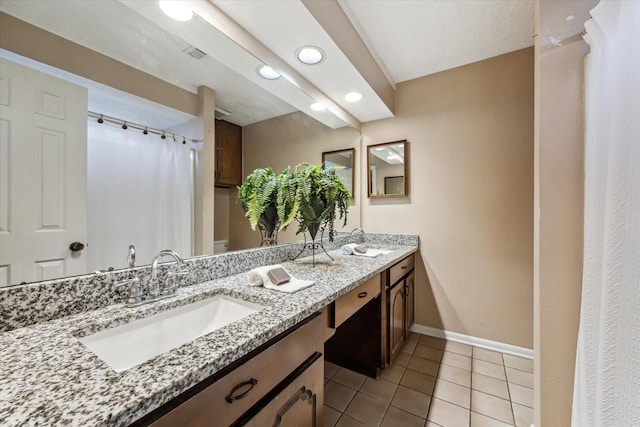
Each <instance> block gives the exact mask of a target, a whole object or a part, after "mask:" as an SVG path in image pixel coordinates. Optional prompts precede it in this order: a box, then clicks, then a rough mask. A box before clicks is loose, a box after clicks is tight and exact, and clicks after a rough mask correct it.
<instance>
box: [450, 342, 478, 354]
mask: <svg viewBox="0 0 640 427" xmlns="http://www.w3.org/2000/svg"><path fill="white" fill-rule="evenodd" d="M444 349H445V350H446V351H450V352H451V353H457V354H461V355H463V356H467V357H471V354H472V353H473V350H472V347H471V346H470V345H468V344H462V343H459V342H455V341H447V342H446V343H445V345H444Z"/></svg>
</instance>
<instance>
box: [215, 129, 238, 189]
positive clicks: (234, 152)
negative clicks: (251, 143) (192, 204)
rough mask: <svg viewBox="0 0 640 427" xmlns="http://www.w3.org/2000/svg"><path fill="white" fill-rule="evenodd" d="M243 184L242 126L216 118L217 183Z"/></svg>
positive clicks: (227, 184) (222, 184) (228, 185)
mask: <svg viewBox="0 0 640 427" xmlns="http://www.w3.org/2000/svg"><path fill="white" fill-rule="evenodd" d="M241 184H242V128H241V127H240V126H237V125H234V124H233V123H229V122H225V121H223V120H216V185H218V186H222V187H230V186H234V185H241Z"/></svg>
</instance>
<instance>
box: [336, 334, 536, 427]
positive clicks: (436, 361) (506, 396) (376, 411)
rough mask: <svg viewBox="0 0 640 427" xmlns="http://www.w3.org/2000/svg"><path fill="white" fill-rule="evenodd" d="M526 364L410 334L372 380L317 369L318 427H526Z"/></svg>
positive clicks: (529, 382) (529, 391) (529, 365)
mask: <svg viewBox="0 0 640 427" xmlns="http://www.w3.org/2000/svg"><path fill="white" fill-rule="evenodd" d="M532 372H533V362H532V361H531V360H528V359H523V358H520V357H514V356H510V355H507V354H502V353H497V352H495V351H489V350H485V349H481V348H478V347H471V346H469V345H465V344H460V343H456V342H452V341H445V340H442V339H439V338H433V337H429V336H426V335H420V334H415V333H411V334H410V336H409V339H408V340H407V343H406V344H405V345H404V348H403V349H402V352H401V353H400V355H399V356H398V357H397V359H396V361H395V362H394V363H393V364H392V365H391V366H389V367H388V368H387V369H385V370H384V371H382V373H381V375H380V378H379V379H377V380H374V379H372V378H368V377H366V376H364V375H361V374H358V373H356V372H353V371H350V370H348V369H345V368H340V367H338V366H336V365H334V364H332V363H329V362H325V397H324V398H325V407H324V419H325V421H324V424H325V426H332V427H333V426H335V427H347V426H383V427H402V426H407V427H413V426H427V427H431V426H433V427H437V426H441V427H459V426H460V427H462V426H465V427H469V426H470V427H494V426H495V427H500V426H518V427H529V425H530V424H531V423H532V422H533V409H532V407H533V373H532Z"/></svg>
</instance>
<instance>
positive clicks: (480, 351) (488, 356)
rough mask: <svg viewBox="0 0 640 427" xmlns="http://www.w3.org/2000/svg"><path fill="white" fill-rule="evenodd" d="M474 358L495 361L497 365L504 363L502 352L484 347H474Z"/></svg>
mask: <svg viewBox="0 0 640 427" xmlns="http://www.w3.org/2000/svg"><path fill="white" fill-rule="evenodd" d="M473 358H474V359H480V360H484V361H486V362H491V363H495V364H496V365H504V361H503V360H502V353H498V352H497V351H492V350H487V349H484V348H478V347H473Z"/></svg>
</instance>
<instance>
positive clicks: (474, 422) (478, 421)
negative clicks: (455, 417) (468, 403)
mask: <svg viewBox="0 0 640 427" xmlns="http://www.w3.org/2000/svg"><path fill="white" fill-rule="evenodd" d="M471 427H513V424H507V423H503V422H502V421H498V420H496V419H495V418H491V417H487V416H486V415H482V414H478V413H477V412H473V411H471Z"/></svg>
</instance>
